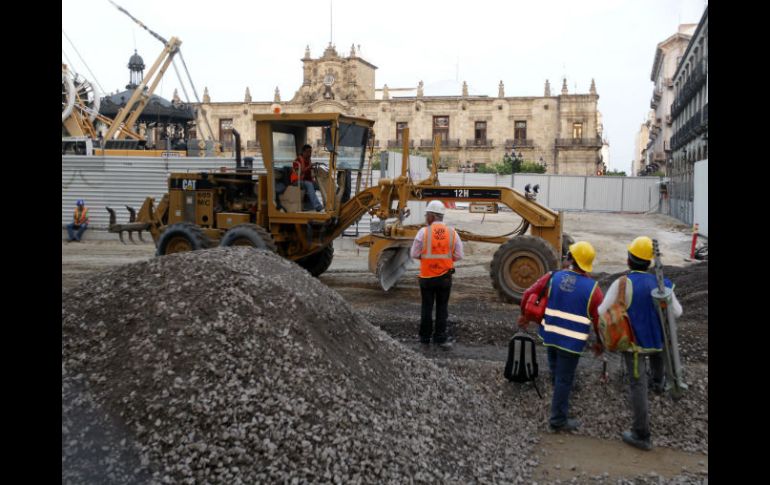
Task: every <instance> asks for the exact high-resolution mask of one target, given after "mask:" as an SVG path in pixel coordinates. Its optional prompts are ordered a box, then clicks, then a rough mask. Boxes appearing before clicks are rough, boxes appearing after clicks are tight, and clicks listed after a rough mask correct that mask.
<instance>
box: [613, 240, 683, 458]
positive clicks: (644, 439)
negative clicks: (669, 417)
mask: <svg viewBox="0 0 770 485" xmlns="http://www.w3.org/2000/svg"><path fill="white" fill-rule="evenodd" d="M652 259H653V243H652V239H650V238H649V237H647V236H640V237H637V238H636V239H634V240H633V241H632V242H631V244H630V245H629V246H628V259H627V260H626V262H627V264H628V268H629V270H630V271H629V272H628V274H627V275H623V276H621V277H620V278H618V279H616V280H615V281H613V282H612V284H611V285H610V287H609V289H608V290H607V297H606V298H605V299H604V302H602V304H601V305H600V306H599V314H600V316H601V317H600V318H601V322H600V336H601V338H602V339H603V341H604V346H605V347H606V348H607V350H610V351H615V350H617V351H620V352H621V353H622V354H623V360H624V363H625V366H626V369H627V371H628V372H627V374H628V379H629V388H630V397H631V411H632V414H633V422H632V425H631V430H630V431H624V432H623V434H622V435H621V437H622V439H623V441H624V442H626V443H628V444H629V445H631V446H634V447H636V448H639V449H642V450H650V449H652V440H651V438H650V418H649V410H648V402H647V388H648V383H647V372H646V369H645V367H646V365H645V362H644V356H645V355H646V356H648V357H649V360H650V369H651V374H652V381H651V383H650V386H649V387H651V388H652V389H653V391H654V392H656V393H657V394H660V393H662V392H663V390H664V388H665V383H664V361H663V355H662V354H663V341H664V340H663V330H662V328H661V321H660V317H659V316H658V313H657V310H656V308H655V302H654V301H653V297H652V290H653V289H655V288H656V287H657V283H656V278H655V275H653V274H650V273H648V272H647V270H648V269H649V267H650V264H651V262H652ZM664 284H665V286H666V287H667V288H671V289H672V290H673V287H674V285H673V284H672V283H671V280H669V279H668V278H665V279H664ZM621 288H624V289H625V291H622V292H621V291H620V289H621ZM671 307H672V309H673V311H674V315H675V316H677V317H678V316H680V315H681V314H682V306H681V305H680V304H679V301H677V299H676V295H674V294H673V291H672V295H671ZM629 324H630V325H629ZM624 334H630V335H624Z"/></svg>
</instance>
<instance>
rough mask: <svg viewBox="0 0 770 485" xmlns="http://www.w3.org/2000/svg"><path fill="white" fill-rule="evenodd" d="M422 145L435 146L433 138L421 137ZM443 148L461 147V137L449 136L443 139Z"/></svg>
mask: <svg viewBox="0 0 770 485" xmlns="http://www.w3.org/2000/svg"><path fill="white" fill-rule="evenodd" d="M420 146H421V147H430V148H432V147H433V139H432V138H430V139H425V138H423V139H421V140H420ZM441 148H460V139H459V138H447V139H442V140H441Z"/></svg>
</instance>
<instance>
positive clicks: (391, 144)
mask: <svg viewBox="0 0 770 485" xmlns="http://www.w3.org/2000/svg"><path fill="white" fill-rule="evenodd" d="M403 146H404V142H403V140H388V148H403ZM409 148H414V140H409Z"/></svg>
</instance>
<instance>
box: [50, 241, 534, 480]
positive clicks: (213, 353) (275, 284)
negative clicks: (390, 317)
mask: <svg viewBox="0 0 770 485" xmlns="http://www.w3.org/2000/svg"><path fill="white" fill-rule="evenodd" d="M76 302H77V303H76ZM81 302H82V303H81ZM81 307H84V308H85V310H82V311H81V310H80V308H81ZM525 407H530V408H531V409H529V410H528V411H527V412H533V411H536V408H537V406H535V407H533V406H531V402H530V403H529V406H525ZM526 416H527V415H526V414H518V413H517V414H512V413H507V414H504V415H502V416H501V415H500V413H499V409H498V406H497V404H496V403H490V402H489V400H488V399H487V398H486V397H484V396H481V395H479V394H478V393H477V392H476V391H475V390H474V389H473V388H472V387H471V386H469V385H468V384H467V383H466V382H465V381H464V380H463V379H461V378H459V377H456V376H454V375H452V373H450V372H449V371H448V370H447V369H442V368H440V367H439V366H437V365H436V364H435V363H434V362H432V361H429V360H427V359H425V358H424V357H422V356H420V355H418V354H415V353H414V352H411V351H409V350H407V349H406V348H405V347H403V346H402V345H401V344H399V343H397V342H395V341H394V340H392V339H391V338H390V337H389V336H388V335H386V334H385V333H384V332H382V331H381V330H379V329H377V328H376V327H374V326H372V325H370V324H369V323H368V322H366V321H365V320H364V319H363V318H362V317H360V316H358V315H356V314H355V313H354V312H353V311H351V309H350V307H349V306H348V304H347V303H346V302H345V301H344V300H343V299H342V298H341V297H340V296H339V295H338V294H337V293H336V292H334V291H333V290H331V289H329V288H328V287H326V286H324V285H323V284H321V283H320V282H319V281H318V280H317V279H315V278H312V277H311V276H310V275H309V274H308V273H307V272H306V271H304V270H303V269H301V268H300V267H299V266H297V265H295V264H294V263H291V262H288V261H286V260H284V259H282V258H280V257H278V256H276V255H274V254H270V253H267V252H263V251H260V250H256V249H252V248H229V249H212V250H208V251H204V252H194V253H182V254H176V255H171V256H166V257H162V258H155V259H152V260H149V261H144V262H139V263H134V264H131V265H126V266H122V267H119V268H117V269H115V270H112V271H108V272H105V273H101V274H99V275H97V276H94V277H92V278H90V279H89V281H88V283H87V284H84V285H81V286H78V287H76V288H73V289H72V290H70V291H67V292H65V293H64V294H63V296H62V481H63V483H93V482H99V483H104V482H109V483H146V482H152V483H233V484H234V483H264V482H279V481H286V482H287V483H301V482H305V481H308V482H334V483H343V482H344V483H358V482H363V481H365V482H373V481H374V482H389V483H403V482H409V481H425V482H430V481H436V482H441V483H468V482H474V481H478V482H487V483H489V482H508V483H511V482H517V481H524V480H526V479H527V478H528V477H529V476H530V474H531V469H532V467H533V466H534V463H533V462H531V461H530V460H529V459H528V456H529V454H530V453H531V451H532V447H533V445H534V442H535V441H536V438H535V437H536V435H537V433H536V431H535V426H536V423H534V422H527V421H526V420H525V418H526Z"/></svg>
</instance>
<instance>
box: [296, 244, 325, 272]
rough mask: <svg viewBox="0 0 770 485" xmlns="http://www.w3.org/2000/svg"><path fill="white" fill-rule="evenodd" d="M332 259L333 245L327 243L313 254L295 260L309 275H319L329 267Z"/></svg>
mask: <svg viewBox="0 0 770 485" xmlns="http://www.w3.org/2000/svg"><path fill="white" fill-rule="evenodd" d="M333 259H334V246H332V245H331V244H329V245H328V246H326V247H325V248H323V249H322V250H320V251H318V252H317V253H315V254H311V255H310V256H307V257H304V258H302V259H298V260H297V264H298V265H300V266H302V267H303V268H305V269H306V270H307V271H308V272H309V273H310V274H311V275H313V276H315V277H316V278H317V277H318V276H321V275H322V274H323V273H324V271H326V270H327V269H329V266H331V264H332V260H333Z"/></svg>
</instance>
